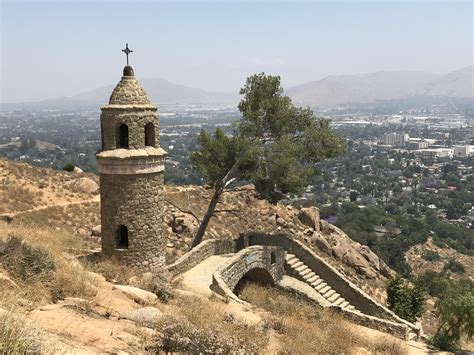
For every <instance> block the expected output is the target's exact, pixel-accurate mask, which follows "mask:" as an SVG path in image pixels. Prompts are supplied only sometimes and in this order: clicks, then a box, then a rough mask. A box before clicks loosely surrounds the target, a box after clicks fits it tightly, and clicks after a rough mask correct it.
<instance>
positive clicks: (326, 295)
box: [321, 288, 336, 300]
mask: <svg viewBox="0 0 474 355" xmlns="http://www.w3.org/2000/svg"><path fill="white" fill-rule="evenodd" d="M335 293H336V291H334V290H333V289H332V288H329V290H327V291H326V292H325V293H322V292H321V294H322V295H323V297H324V298H325V299H327V300H328V298H329V297H331V296H332V295H334V294H335Z"/></svg>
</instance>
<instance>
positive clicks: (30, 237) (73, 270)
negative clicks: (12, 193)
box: [0, 222, 95, 309]
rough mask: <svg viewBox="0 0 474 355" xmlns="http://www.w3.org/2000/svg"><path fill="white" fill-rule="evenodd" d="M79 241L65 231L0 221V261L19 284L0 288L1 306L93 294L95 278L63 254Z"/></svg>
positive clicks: (25, 305)
mask: <svg viewBox="0 0 474 355" xmlns="http://www.w3.org/2000/svg"><path fill="white" fill-rule="evenodd" d="M2 238H3V239H2ZM75 239H76V240H75ZM78 243H79V242H78V241H77V238H74V237H73V236H72V235H70V234H68V233H67V232H60V231H56V230H53V229H48V228H39V227H35V226H30V225H22V224H7V223H1V222H0V264H1V265H3V267H4V269H5V270H6V271H8V274H9V275H10V277H11V279H12V280H13V281H14V282H15V283H16V284H17V285H18V287H17V288H7V287H2V288H1V289H0V306H2V305H6V306H7V307H8V308H9V309H10V308H11V307H14V308H27V309H31V308H34V307H35V306H37V305H38V304H45V303H50V302H55V301H57V300H59V299H62V298H64V297H68V296H74V297H83V298H88V297H91V296H93V295H94V294H95V287H94V280H93V279H92V278H91V277H90V276H89V274H88V272H87V270H85V269H84V267H83V266H82V265H80V264H79V263H78V262H77V261H75V260H74V258H73V257H72V256H70V255H68V254H66V253H65V252H66V251H68V252H72V251H73V250H74V249H76V248H77V249H79V248H80V244H78ZM0 271H1V269H0Z"/></svg>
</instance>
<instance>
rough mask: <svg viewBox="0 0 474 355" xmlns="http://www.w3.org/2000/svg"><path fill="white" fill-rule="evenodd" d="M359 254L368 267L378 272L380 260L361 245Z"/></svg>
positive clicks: (366, 247)
mask: <svg viewBox="0 0 474 355" xmlns="http://www.w3.org/2000/svg"><path fill="white" fill-rule="evenodd" d="M359 253H360V255H362V256H363V257H364V258H365V260H367V261H368V262H369V264H370V266H372V267H373V268H374V269H375V270H377V271H379V270H380V259H379V257H378V256H377V255H376V254H375V253H374V252H373V251H372V250H370V248H369V247H368V246H366V245H361V247H360V249H359Z"/></svg>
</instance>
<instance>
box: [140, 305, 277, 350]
mask: <svg viewBox="0 0 474 355" xmlns="http://www.w3.org/2000/svg"><path fill="white" fill-rule="evenodd" d="M170 306H171V307H170V308H168V311H166V312H165V315H164V317H162V318H161V319H160V320H159V321H158V322H157V324H156V327H155V329H156V330H157V331H158V333H159V334H160V335H159V337H158V339H155V342H154V343H153V344H151V345H149V346H148V347H147V349H148V350H149V351H151V352H155V353H161V352H180V353H193V354H198V353H212V354H216V353H218V354H236V353H239V354H257V353H262V351H263V350H264V349H265V347H266V346H267V343H268V332H267V331H266V330H265V329H263V327H260V326H255V325H248V324H246V323H245V322H242V321H238V320H236V319H235V318H234V317H231V316H229V314H227V313H226V311H225V307H224V305H223V304H219V303H215V302H211V301H209V300H206V299H202V298H198V297H184V296H180V297H178V298H175V299H174V300H173V301H172V302H171V303H170Z"/></svg>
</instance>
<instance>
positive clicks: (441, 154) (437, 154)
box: [415, 148, 454, 158]
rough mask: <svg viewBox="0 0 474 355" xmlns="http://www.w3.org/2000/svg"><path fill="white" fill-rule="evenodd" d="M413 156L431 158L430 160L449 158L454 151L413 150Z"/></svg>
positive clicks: (440, 149) (449, 149)
mask: <svg viewBox="0 0 474 355" xmlns="http://www.w3.org/2000/svg"><path fill="white" fill-rule="evenodd" d="M415 154H418V155H421V156H423V157H431V158H450V157H452V156H453V154H454V149H452V148H435V149H419V150H415Z"/></svg>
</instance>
